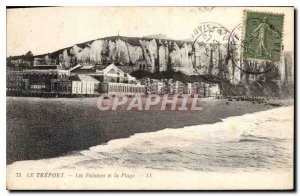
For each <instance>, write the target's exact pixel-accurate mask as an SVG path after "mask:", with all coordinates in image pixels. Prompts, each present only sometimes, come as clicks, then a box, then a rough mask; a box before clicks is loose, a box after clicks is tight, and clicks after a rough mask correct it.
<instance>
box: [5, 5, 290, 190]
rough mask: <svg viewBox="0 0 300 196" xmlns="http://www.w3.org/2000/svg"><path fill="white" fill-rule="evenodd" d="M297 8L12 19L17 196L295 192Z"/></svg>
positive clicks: (51, 10)
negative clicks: (37, 193) (48, 194)
mask: <svg viewBox="0 0 300 196" xmlns="http://www.w3.org/2000/svg"><path fill="white" fill-rule="evenodd" d="M294 95H295V94H294V8H293V7H40V8H30V7H28V8H7V55H6V105H7V106H6V107H7V113H6V118H7V119H6V122H7V130H6V131H7V132H6V135H7V163H6V171H7V174H6V175H7V189H9V190H293V189H294V167H295V166H294V160H295V157H294V131H295V130H294Z"/></svg>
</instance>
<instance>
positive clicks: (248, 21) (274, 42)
mask: <svg viewBox="0 0 300 196" xmlns="http://www.w3.org/2000/svg"><path fill="white" fill-rule="evenodd" d="M283 21H284V15H283V14H274V13H267V12H255V11H248V10H246V11H244V27H243V28H244V40H243V42H244V44H243V57H244V58H247V59H258V60H267V61H273V62H277V61H279V60H280V55H281V50H282V48H283V45H282V36H283Z"/></svg>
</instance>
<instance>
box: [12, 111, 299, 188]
mask: <svg viewBox="0 0 300 196" xmlns="http://www.w3.org/2000/svg"><path fill="white" fill-rule="evenodd" d="M293 133H294V130H293V106H288V107H279V108H274V109H270V110H267V111H261V112H255V113H252V114H244V115H241V116H235V117H228V118H225V119H222V121H221V122H217V123H213V124H202V125H195V126H187V127H184V128H174V129H172V128H167V129H163V130H159V131H155V132H150V133H136V134H134V135H132V136H130V137H128V138H122V139H114V140H111V141H109V142H108V143H107V144H102V145H96V146H92V147H89V148H87V149H85V150H82V151H77V152H76V153H75V152H74V153H71V154H68V155H64V156H60V157H56V158H48V159H41V160H28V161H17V162H14V163H13V164H10V165H8V166H7V186H8V187H9V188H10V189H15V190H17V189H45V188H46V189H78V190H80V189H90V190H94V189H97V190H99V189H107V188H109V189H114V190H119V189H126V190H143V189H151V190H162V189H164V190H166V189H170V190H176V189H178V188H180V189H187V190H191V189H203V190H205V189H208V190H210V189H213V190H216V189H222V190H225V189H226V190H239V189H246V190H251V189H256V190H259V189H263V190H265V189H277V190H280V189H292V188H293V178H294V177H293V160H294V159H293V147H294V145H293V135H294V134H293ZM18 175H19V176H18ZM36 182H38V183H36ZM74 187H75V188H74ZM182 187H184V188H182Z"/></svg>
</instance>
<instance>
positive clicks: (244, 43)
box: [228, 24, 275, 74]
mask: <svg viewBox="0 0 300 196" xmlns="http://www.w3.org/2000/svg"><path fill="white" fill-rule="evenodd" d="M242 32H243V26H242V25H241V24H239V25H237V26H236V27H235V28H234V29H233V30H232V31H231V33H230V36H229V39H228V47H229V48H228V53H229V56H230V59H231V61H232V64H233V66H234V69H238V70H240V71H242V72H244V73H247V74H264V73H267V72H269V71H271V70H272V69H273V68H274V66H275V62H273V61H272V60H268V59H255V58H248V57H247V56H245V55H243V52H244V51H245V50H247V51H248V52H254V50H255V48H252V47H249V45H250V44H249V42H251V40H244V39H242Z"/></svg>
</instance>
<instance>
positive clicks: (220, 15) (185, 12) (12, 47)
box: [6, 7, 294, 56]
mask: <svg viewBox="0 0 300 196" xmlns="http://www.w3.org/2000/svg"><path fill="white" fill-rule="evenodd" d="M245 9H248V10H254V11H265V12H274V13H283V14H284V15H285V19H284V36H283V44H284V45H285V50H288V51H293V48H294V10H293V8H292V7H248V8H245V7H215V8H213V9H204V8H203V7H52V8H22V9H8V10H7V54H6V56H14V55H22V54H25V53H26V52H27V51H29V50H30V51H32V53H33V54H34V55H38V54H44V53H50V52H53V51H56V50H59V49H62V48H66V47H69V46H73V45H75V44H77V43H82V42H86V41H89V40H93V39H98V38H102V37H107V36H114V35H118V34H119V35H121V36H129V37H143V36H147V35H152V34H165V35H166V36H167V37H168V38H170V39H190V38H191V37H192V32H193V30H194V29H195V28H197V27H198V26H199V24H201V23H203V22H215V23H219V24H221V25H223V26H224V27H226V28H227V29H229V30H230V29H233V28H234V27H235V26H237V25H238V24H241V23H242V21H243V20H242V18H243V10H245Z"/></svg>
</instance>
